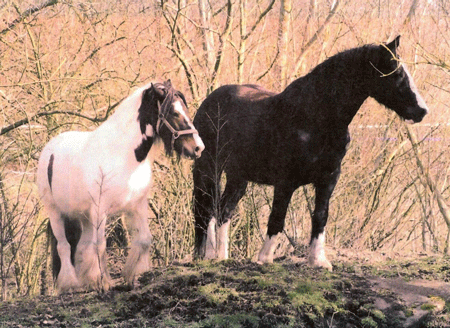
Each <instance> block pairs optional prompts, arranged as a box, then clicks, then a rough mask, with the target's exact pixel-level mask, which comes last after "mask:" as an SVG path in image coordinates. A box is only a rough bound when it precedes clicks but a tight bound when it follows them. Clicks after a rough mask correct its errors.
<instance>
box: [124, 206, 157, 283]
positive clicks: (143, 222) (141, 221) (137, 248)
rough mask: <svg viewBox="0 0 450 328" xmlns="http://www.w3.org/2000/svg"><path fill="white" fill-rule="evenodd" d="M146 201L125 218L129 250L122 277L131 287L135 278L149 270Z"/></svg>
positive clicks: (149, 244) (148, 234) (149, 242)
mask: <svg viewBox="0 0 450 328" xmlns="http://www.w3.org/2000/svg"><path fill="white" fill-rule="evenodd" d="M147 211H148V207H147V201H146V199H145V200H144V201H142V203H141V204H140V206H139V209H138V210H137V211H136V212H135V213H133V215H131V216H130V217H127V220H126V225H127V229H128V232H129V233H130V234H131V238H132V241H131V249H130V252H129V254H128V258H127V261H126V263H125V267H124V269H123V272H122V274H123V276H124V279H125V282H126V283H127V284H128V285H129V286H130V287H133V285H134V283H135V280H136V278H137V277H138V276H139V275H140V274H142V273H144V272H146V271H148V270H149V269H150V266H151V263H150V246H151V243H152V234H151V233H150V228H149V226H148V221H147Z"/></svg>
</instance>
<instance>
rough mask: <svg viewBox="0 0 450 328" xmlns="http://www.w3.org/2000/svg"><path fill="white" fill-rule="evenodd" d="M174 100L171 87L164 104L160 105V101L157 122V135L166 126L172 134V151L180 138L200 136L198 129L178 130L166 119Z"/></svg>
mask: <svg viewBox="0 0 450 328" xmlns="http://www.w3.org/2000/svg"><path fill="white" fill-rule="evenodd" d="M172 100H173V88H172V87H170V88H168V90H167V95H166V98H165V99H164V101H163V103H162V104H160V102H159V101H158V102H157V104H158V121H157V122H156V133H157V134H159V130H160V129H161V125H163V124H164V125H165V126H166V127H167V128H168V129H169V131H170V132H171V133H172V142H171V149H172V150H173V146H174V143H175V140H176V139H178V138H179V137H180V136H182V135H185V134H195V133H196V134H198V131H197V130H196V129H187V130H176V129H175V128H174V127H173V126H172V125H171V124H170V123H169V121H167V119H166V114H167V112H168V110H167V109H168V108H169V104H170V103H171V102H172Z"/></svg>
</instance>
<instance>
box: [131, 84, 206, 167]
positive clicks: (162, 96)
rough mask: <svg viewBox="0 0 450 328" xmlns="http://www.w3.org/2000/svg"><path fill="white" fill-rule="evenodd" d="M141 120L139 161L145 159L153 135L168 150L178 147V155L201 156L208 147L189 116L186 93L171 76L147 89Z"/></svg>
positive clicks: (141, 107)
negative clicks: (141, 139) (178, 88)
mask: <svg viewBox="0 0 450 328" xmlns="http://www.w3.org/2000/svg"><path fill="white" fill-rule="evenodd" d="M138 121H139V125H140V129H141V133H142V136H143V142H142V145H141V146H139V147H138V148H137V149H136V150H135V154H136V159H137V160H138V161H142V160H143V159H145V157H146V156H147V154H148V151H149V150H150V147H151V145H152V142H153V138H154V137H157V138H160V139H161V140H162V141H163V143H164V148H165V150H166V153H167V154H171V153H172V150H175V151H176V152H177V153H178V154H179V155H184V156H186V157H189V158H198V157H200V156H201V153H202V151H203V149H204V148H205V145H204V144H203V141H202V139H201V138H200V137H199V135H198V132H197V130H196V129H195V128H194V125H193V123H192V120H191V118H190V117H189V114H188V111H187V103H186V99H185V97H184V95H183V94H182V93H181V92H180V91H177V90H175V89H174V88H173V87H172V83H171V82H170V80H168V81H166V82H164V83H155V84H152V85H151V86H150V88H148V89H146V90H144V92H143V95H142V102H141V106H140V108H139V115H138Z"/></svg>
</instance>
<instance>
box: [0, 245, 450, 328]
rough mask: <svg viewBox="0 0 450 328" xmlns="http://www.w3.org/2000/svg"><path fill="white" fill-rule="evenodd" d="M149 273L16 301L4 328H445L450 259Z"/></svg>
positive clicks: (228, 265) (374, 258)
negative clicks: (111, 285)
mask: <svg viewBox="0 0 450 328" xmlns="http://www.w3.org/2000/svg"><path fill="white" fill-rule="evenodd" d="M334 257H335V261H334V264H335V267H334V271H333V272H332V273H329V272H325V271H322V270H318V269H312V268H309V267H308V266H306V264H305V263H304V259H303V258H302V257H296V256H291V257H289V258H283V259H280V260H278V261H276V263H274V264H272V265H263V266H260V265H258V264H256V263H253V262H251V261H235V260H229V261H225V262H200V263H196V264H174V265H171V266H169V267H162V268H155V269H154V270H153V271H151V272H148V273H146V274H144V275H143V276H142V277H141V279H140V280H139V282H140V286H138V287H137V288H136V289H135V290H133V291H127V290H126V289H125V288H124V286H123V285H121V284H120V280H119V283H118V285H117V286H116V287H115V289H114V290H112V291H110V292H108V293H105V294H97V293H93V292H91V293H73V294H69V295H64V296H62V297H55V296H45V297H36V298H32V299H18V300H15V301H12V302H9V303H4V304H2V306H1V308H0V326H1V327H38V326H39V327H46V326H47V327H91V326H92V327H347V328H350V327H450V259H449V258H442V257H429V256H423V257H420V258H416V259H410V258H407V257H401V258H400V259H389V258H388V257H386V256H383V255H379V254H378V255H377V254H371V253H367V254H364V256H361V254H360V255H359V256H358V257H355V256H350V257H349V256H348V255H343V254H336V255H335V256H334Z"/></svg>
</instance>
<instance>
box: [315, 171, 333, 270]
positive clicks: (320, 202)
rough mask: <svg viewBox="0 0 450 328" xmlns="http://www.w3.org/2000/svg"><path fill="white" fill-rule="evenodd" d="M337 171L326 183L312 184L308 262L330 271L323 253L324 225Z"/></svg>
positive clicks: (331, 268)
mask: <svg viewBox="0 0 450 328" xmlns="http://www.w3.org/2000/svg"><path fill="white" fill-rule="evenodd" d="M338 177H339V171H336V172H335V173H334V174H333V175H332V180H331V181H330V182H329V183H326V184H314V186H315V189H316V201H315V208H314V213H313V216H312V231H311V241H310V244H309V248H310V249H309V257H308V263H309V264H310V265H311V266H316V267H322V268H325V269H328V270H330V271H332V270H333V267H332V265H331V263H330V261H328V259H327V257H326V255H325V225H326V224H327V220H328V207H329V203H330V197H331V194H332V193H333V190H334V187H335V186H336V182H337V179H338Z"/></svg>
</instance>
